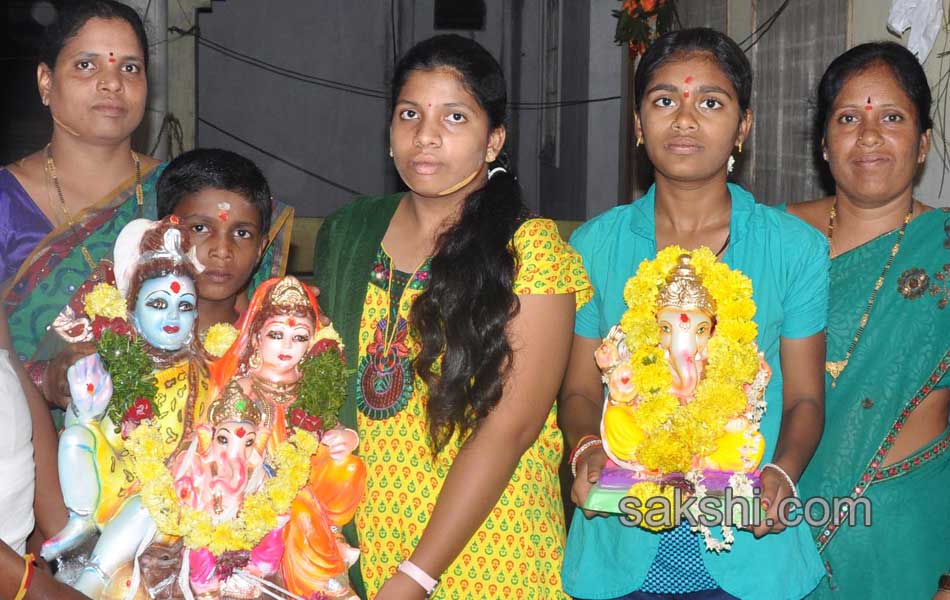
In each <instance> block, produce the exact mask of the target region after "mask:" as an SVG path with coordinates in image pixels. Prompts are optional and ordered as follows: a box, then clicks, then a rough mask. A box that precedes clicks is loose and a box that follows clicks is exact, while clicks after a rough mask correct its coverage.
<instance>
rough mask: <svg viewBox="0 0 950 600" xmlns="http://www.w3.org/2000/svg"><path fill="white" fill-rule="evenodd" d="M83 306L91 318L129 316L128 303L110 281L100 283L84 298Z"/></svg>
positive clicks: (123, 317)
mask: <svg viewBox="0 0 950 600" xmlns="http://www.w3.org/2000/svg"><path fill="white" fill-rule="evenodd" d="M83 308H85V309H86V315H88V316H89V319H90V320H93V319H95V318H96V317H105V318H106V319H126V318H128V305H127V304H126V302H125V298H123V297H122V293H121V292H119V290H118V288H116V287H115V286H114V285H110V284H108V283H98V284H96V286H95V287H94V288H92V290H90V291H89V293H88V294H86V296H85V298H83Z"/></svg>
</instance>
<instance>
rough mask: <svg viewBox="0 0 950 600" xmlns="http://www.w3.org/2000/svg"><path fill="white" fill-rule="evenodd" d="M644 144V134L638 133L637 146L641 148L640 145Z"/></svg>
mask: <svg viewBox="0 0 950 600" xmlns="http://www.w3.org/2000/svg"><path fill="white" fill-rule="evenodd" d="M642 145H643V136H642V135H638V136H637V148H639V147H640V146H642Z"/></svg>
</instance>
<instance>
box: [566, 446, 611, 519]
mask: <svg viewBox="0 0 950 600" xmlns="http://www.w3.org/2000/svg"><path fill="white" fill-rule="evenodd" d="M606 463H607V453H606V452H604V448H603V446H600V445H592V446H591V447H589V448H587V449H586V450H584V451H583V452H582V453H581V455H580V456H578V457H577V463H576V464H577V476H576V477H574V485H572V486H571V501H572V502H574V504H576V505H577V506H578V507H580V508H581V510H584V504H585V503H586V502H587V496H588V495H589V494H590V489H591V488H592V487H594V484H595V483H597V480H598V479H600V472H601V471H602V470H603V469H604V465H605V464H606ZM584 516H586V517H587V518H588V519H590V518H591V517H595V516H600V517H606V516H607V513H604V512H600V511H594V510H584Z"/></svg>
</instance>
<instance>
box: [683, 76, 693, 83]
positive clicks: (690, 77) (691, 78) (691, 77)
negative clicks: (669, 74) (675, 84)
mask: <svg viewBox="0 0 950 600" xmlns="http://www.w3.org/2000/svg"><path fill="white" fill-rule="evenodd" d="M683 82H684V83H686V84H690V83H693V76H692V75H690V76H689V77H687V78H686V79H684V80H683Z"/></svg>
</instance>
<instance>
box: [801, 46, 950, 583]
mask: <svg viewBox="0 0 950 600" xmlns="http://www.w3.org/2000/svg"><path fill="white" fill-rule="evenodd" d="M930 104H931V96H930V88H929V86H928V84H927V79H926V76H925V75H924V72H923V69H922V68H921V67H920V64H919V63H918V62H917V60H916V58H915V57H914V56H913V55H912V54H911V53H910V52H909V51H908V50H906V49H905V48H904V47H902V46H900V45H898V44H894V43H872V44H862V45H860V46H857V47H855V48H852V49H851V50H849V51H848V52H846V53H844V54H843V55H841V56H840V57H838V58H837V59H835V61H834V62H832V64H831V65H830V66H829V67H828V70H827V71H826V72H825V74H824V76H823V77H822V80H821V83H820V84H819V88H818V115H817V117H818V126H819V128H820V131H821V133H822V135H821V148H822V151H823V157H824V159H825V160H826V161H827V162H828V165H829V167H830V170H831V174H832V176H833V177H834V180H835V194H834V196H831V197H828V198H823V199H820V200H815V201H813V202H809V203H805V204H800V205H797V206H794V207H790V208H789V211H790V212H792V213H793V214H796V215H798V216H800V217H801V218H803V219H805V220H806V221H808V222H809V223H811V224H812V225H813V226H815V227H817V228H819V230H821V231H823V232H826V234H827V236H828V239H829V241H830V247H831V258H832V262H831V292H830V305H829V317H828V342H827V344H828V346H827V348H828V351H827V361H828V362H827V363H826V402H825V405H826V407H827V408H826V410H827V416H826V419H825V432H824V437H823V438H822V441H821V445H820V446H819V448H818V451H817V452H816V454H815V456H814V458H813V459H812V462H811V464H810V465H809V467H808V469H807V470H806V471H805V473H804V476H803V477H802V480H801V488H802V493H803V495H805V496H820V497H823V498H825V499H826V500H829V501H831V500H832V499H833V498H849V499H852V500H862V501H863V502H867V504H865V508H864V509H857V510H850V511H849V509H848V508H840V507H839V508H836V509H835V510H836V511H837V512H835V513H833V514H832V515H831V517H832V519H833V521H832V522H831V523H829V524H827V525H825V526H822V527H818V528H816V529H815V536H816V540H817V544H818V548H819V550H820V551H821V554H822V558H823V560H824V563H825V569H826V571H827V574H828V576H827V577H826V578H825V579H824V580H823V581H822V583H821V584H820V585H819V587H818V589H817V590H816V591H815V592H814V593H813V595H812V596H811V597H814V598H858V597H861V598H897V597H903V598H909V599H917V598H924V599H929V598H931V597H934V598H941V599H943V598H950V590H946V589H945V590H944V591H938V586H942V587H950V585H948V584H950V576H946V575H944V574H945V572H946V571H948V570H950V495H948V494H947V490H948V489H950V428H948V410H950V389H948V386H950V376H947V375H946V372H947V370H948V368H950V308H948V306H947V304H948V301H950V265H948V263H950V212H948V210H947V209H942V210H934V209H933V208H931V207H929V206H927V205H926V204H923V203H922V202H920V201H917V200H915V199H914V198H913V182H914V177H915V175H916V173H917V171H918V169H919V167H920V165H922V164H923V162H924V160H925V158H926V156H927V152H928V150H929V149H930V135H931V131H930V129H931V119H930ZM865 499H866V500H865ZM842 506H843V505H842ZM829 510H830V509H829ZM849 512H851V513H855V514H854V515H853V516H854V517H856V519H855V520H856V523H854V524H852V523H849V522H848V519H847V517H849V516H850V515H849ZM865 517H867V520H868V521H870V523H871V525H870V526H867V525H866V524H865V521H866V519H865ZM898 536H900V537H901V538H903V540H906V541H904V542H902V545H901V548H900V550H899V551H897V550H895V547H894V540H895V539H897V537H898ZM935 594H936V595H935Z"/></svg>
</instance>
